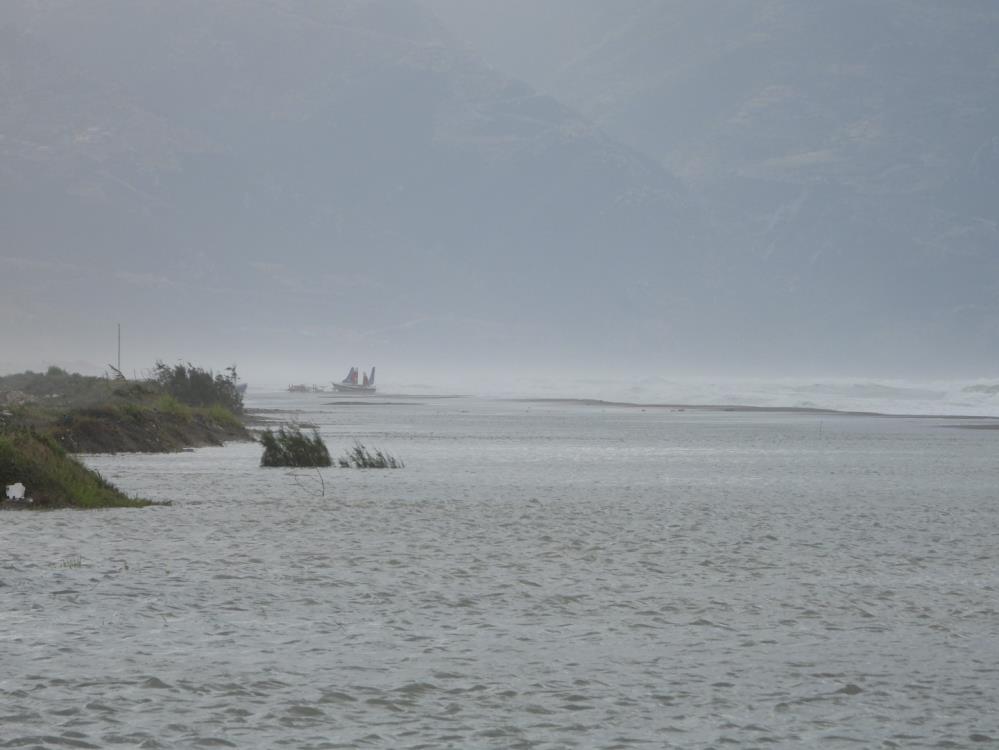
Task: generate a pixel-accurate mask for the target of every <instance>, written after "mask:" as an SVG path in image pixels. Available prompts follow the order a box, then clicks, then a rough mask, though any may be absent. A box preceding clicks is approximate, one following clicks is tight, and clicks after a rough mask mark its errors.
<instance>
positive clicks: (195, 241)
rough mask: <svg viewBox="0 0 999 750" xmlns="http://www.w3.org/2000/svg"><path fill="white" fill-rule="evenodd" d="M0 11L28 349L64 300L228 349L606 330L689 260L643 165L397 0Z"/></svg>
mask: <svg viewBox="0 0 999 750" xmlns="http://www.w3.org/2000/svg"><path fill="white" fill-rule="evenodd" d="M0 27H2V32H0V33H2V43H0V97H2V98H3V101H4V102H5V105H4V107H3V109H2V111H0V157H2V160H0V197H2V200H0V223H2V225H3V226H4V232H5V235H6V245H5V249H4V251H3V252H2V253H0V255H2V256H3V257H2V258H0V264H3V269H2V270H3V271H4V272H5V274H6V279H7V282H6V283H5V294H6V298H5V304H7V305H9V306H11V309H13V308H14V305H13V304H12V302H11V300H12V299H13V300H15V301H16V303H17V305H16V307H17V309H18V310H19V314H20V315H21V317H22V319H23V321H24V325H25V326H26V329H27V330H31V327H32V326H35V329H36V330H35V333H36V335H37V340H38V341H44V342H50V343H51V344H52V346H53V347H55V346H57V345H58V342H59V338H58V336H55V335H54V334H53V333H52V331H53V329H54V328H55V326H56V321H57V320H58V319H59V318H60V317H63V318H64V317H65V314H62V315H59V314H54V313H53V312H52V309H51V308H52V307H53V306H54V305H58V304H63V305H66V306H68V307H69V308H70V309H72V308H73V307H76V308H81V307H85V309H86V310H87V311H88V314H90V315H92V316H94V317H95V318H98V319H111V320H113V319H114V317H113V316H115V315H118V314H120V312H119V311H120V310H122V309H123V308H124V309H129V310H132V314H131V317H132V320H133V322H134V323H136V324H138V325H141V326H143V328H144V329H145V330H155V331H157V333H158V335H161V336H174V337H182V336H184V335H185V334H187V335H191V334H202V333H206V332H207V333H212V334H215V335H217V336H224V337H225V339H226V340H227V341H228V342H230V344H231V345H232V346H233V347H234V348H235V349H237V350H238V348H239V347H240V346H242V347H243V348H244V349H245V348H248V347H250V346H257V347H259V348H262V347H263V346H264V345H265V343H266V342H267V340H268V339H269V340H270V342H271V343H273V344H274V346H275V348H276V351H280V350H281V348H282V347H283V346H285V345H286V344H287V342H288V341H289V339H294V338H296V337H298V336H300V335H301V332H302V331H303V330H306V329H308V335H309V336H311V337H313V343H312V344H310V345H311V346H314V341H315V339H316V338H318V339H319V340H320V341H322V346H323V347H324V348H325V349H330V348H333V347H343V348H344V349H347V348H353V349H354V350H355V351H356V349H357V348H359V347H367V348H369V349H374V350H379V348H380V350H382V351H388V350H391V351H393V352H400V351H401V352H405V351H407V350H412V351H414V352H419V351H421V350H425V348H426V347H427V346H429V345H434V346H437V345H439V343H440V342H441V341H448V342H450V343H451V344H454V345H459V346H465V347H469V348H470V349H469V350H468V351H469V353H471V352H473V351H476V350H481V352H482V353H485V354H489V353H491V352H495V351H496V350H497V348H498V347H503V348H507V349H513V348H521V349H522V350H523V351H525V352H526V351H533V352H543V351H545V350H546V349H547V348H548V343H549V342H550V341H551V339H552V337H553V336H558V337H559V338H560V339H561V340H563V341H564V345H565V347H566V349H567V350H571V349H574V348H575V349H579V350H581V351H582V350H584V349H586V348H587V347H589V346H591V345H592V342H593V340H594V338H595V337H596V338H598V340H600V341H601V342H602V343H601V344H600V345H601V346H609V345H611V344H614V345H615V346H617V345H620V346H619V348H620V347H623V348H624V349H627V348H628V347H630V346H635V345H636V344H634V342H632V343H629V342H627V341H625V339H626V338H627V337H615V336H614V335H613V334H614V332H615V331H620V330H625V329H627V330H630V331H633V332H640V331H643V330H645V329H647V330H648V331H649V332H651V333H655V332H657V331H658V332H661V331H663V330H665V329H664V325H665V322H666V321H667V320H668V319H669V318H671V317H674V313H673V312H672V306H671V305H672V304H673V303H671V302H670V300H671V299H675V300H681V299H682V298H683V287H684V283H685V282H684V281H683V277H684V276H685V275H686V276H688V277H689V275H690V274H691V273H694V272H695V269H696V267H697V264H699V263H701V262H702V261H701V258H702V255H701V254H700V253H699V252H698V250H699V248H700V247H701V244H702V243H703V239H704V226H705V225H704V223H703V220H702V217H701V216H700V214H699V212H698V210H697V209H696V208H695V207H694V204H693V203H691V202H690V200H689V199H688V196H687V194H686V191H685V189H684V188H683V186H682V185H681V184H680V182H679V181H677V180H676V179H675V178H674V177H673V176H672V175H671V174H670V173H669V171H668V170H667V169H666V168H664V167H663V166H662V165H661V164H660V163H658V162H657V161H656V160H655V159H652V158H649V157H647V156H644V155H642V154H640V153H638V152H637V151H636V150H634V149H632V148H629V147H627V146H623V145H621V144H620V143H618V142H616V141H614V140H612V139H611V138H609V137H608V136H607V135H606V134H604V133H603V132H602V131H600V130H599V129H598V128H596V127H595V126H594V125H592V124H591V123H590V122H588V121H587V120H586V119H584V118H583V117H581V116H579V115H578V114H576V113H575V112H574V111H572V110H571V109H569V108H567V107H566V106H564V105H562V104H560V103H559V102H557V101H556V100H554V99H552V98H550V97H548V96H544V95H539V94H538V93H537V92H536V91H534V90H533V89H532V88H530V87H529V86H528V85H525V84H523V83H520V82H517V81H515V80H513V79H511V78H509V77H506V76H503V75H500V74H498V73H496V72H495V71H492V70H490V69H488V68H487V67H485V66H484V65H482V64H481V63H479V62H478V61H477V60H476V58H475V57H474V56H473V55H472V54H470V53H469V52H468V51H467V50H466V49H464V47H463V46H462V45H460V44H458V43H457V42H456V41H455V40H454V38H453V37H452V36H451V35H450V34H449V33H448V32H446V31H445V30H444V29H443V27H442V26H441V25H440V24H439V22H437V20H436V19H435V18H434V16H433V15H432V14H430V13H428V12H427V11H425V10H423V9H422V8H421V6H419V5H417V4H416V3H412V2H407V1H406V0H391V1H390V0H385V1H384V2H382V1H377V0H375V1H370V2H359V1H358V2H346V1H343V2H304V1H302V2H298V1H296V0H238V1H237V0H214V1H212V2H203V1H202V0H170V2H165V1H161V0H108V1H107V2H102V3H99V4H96V5H95V4H93V3H90V2H85V1H83V0H65V1H64V2H57V3H54V2H35V1H34V0H10V2H7V3H5V4H4V6H3V8H2V9H0ZM97 269H100V270H99V272H98V270H97ZM8 285H9V286H8ZM651 289H655V291H654V292H652V291H650V290H651ZM29 290H30V292H29ZM670 290H672V291H670ZM39 292H42V294H39ZM11 295H13V297H12V296H11ZM677 304H679V303H677ZM26 311H27V312H26ZM29 313H30V314H29ZM632 319H634V320H636V321H640V322H634V323H629V321H630V320H632ZM195 326H197V328H194V327H195ZM656 335H657V336H658V335H659V334H656ZM657 341H658V339H657ZM435 342H437V343H435ZM622 342H623V343H622ZM196 353H198V352H197V351H196ZM231 358H235V356H233V357H231Z"/></svg>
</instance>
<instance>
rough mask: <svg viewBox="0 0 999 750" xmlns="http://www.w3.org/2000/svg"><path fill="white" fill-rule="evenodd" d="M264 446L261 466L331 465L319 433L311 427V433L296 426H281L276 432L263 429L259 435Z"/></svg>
mask: <svg viewBox="0 0 999 750" xmlns="http://www.w3.org/2000/svg"><path fill="white" fill-rule="evenodd" d="M260 442H261V443H262V444H263V446H264V455H263V456H261V458H260V465H261V466H295V467H312V466H331V465H332V463H333V460H332V459H331V458H330V452H329V450H328V449H327V448H326V444H325V443H324V442H323V439H322V438H321V437H319V433H318V432H317V431H316V430H315V429H313V430H312V435H311V436H309V435H305V434H303V433H302V430H301V429H299V428H298V427H289V428H287V429H285V428H284V427H281V428H279V429H278V431H277V432H274V431H273V430H269V429H268V430H264V431H263V433H262V434H261V435H260Z"/></svg>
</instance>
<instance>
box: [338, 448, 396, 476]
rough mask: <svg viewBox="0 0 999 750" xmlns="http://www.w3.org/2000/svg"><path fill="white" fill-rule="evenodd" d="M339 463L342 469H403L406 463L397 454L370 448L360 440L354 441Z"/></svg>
mask: <svg viewBox="0 0 999 750" xmlns="http://www.w3.org/2000/svg"><path fill="white" fill-rule="evenodd" d="M338 463H339V464H340V468H342V469H350V468H354V469H401V468H402V467H404V466H405V465H406V464H404V463H403V462H402V461H401V460H400V459H398V458H396V457H395V456H393V455H391V454H389V453H385V452H383V451H380V450H377V449H376V450H373V451H372V450H369V449H368V448H367V447H366V446H365V445H364V443H360V442H358V443H354V447H353V448H351V449H350V450H349V451H347V452H346V453H345V454H344V456H343V458H340V459H338Z"/></svg>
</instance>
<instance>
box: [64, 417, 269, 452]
mask: <svg viewBox="0 0 999 750" xmlns="http://www.w3.org/2000/svg"><path fill="white" fill-rule="evenodd" d="M50 434H51V435H52V436H53V438H55V440H56V441H57V442H58V443H59V444H60V445H61V446H62V447H63V448H65V449H66V450H68V451H70V452H72V453H164V452H171V451H179V450H183V449H184V448H196V447H200V446H205V445H222V444H223V443H224V442H227V441H233V440H252V436H251V435H250V433H249V431H247V429H246V428H245V427H243V425H242V424H241V423H240V422H239V420H238V419H237V418H235V417H234V416H232V414H230V413H229V412H225V411H224V410H211V409H210V410H204V411H202V410H198V411H193V410H192V411H191V412H190V413H177V412H172V411H159V410H155V409H131V410H128V409H120V408H113V407H96V408H91V409H80V410H77V411H73V412H69V413H67V414H64V415H63V416H61V417H60V418H59V419H58V420H57V421H56V423H55V424H54V425H52V427H51V428H50Z"/></svg>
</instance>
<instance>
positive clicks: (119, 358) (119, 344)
mask: <svg viewBox="0 0 999 750" xmlns="http://www.w3.org/2000/svg"><path fill="white" fill-rule="evenodd" d="M118 372H121V323H119V324H118Z"/></svg>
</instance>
